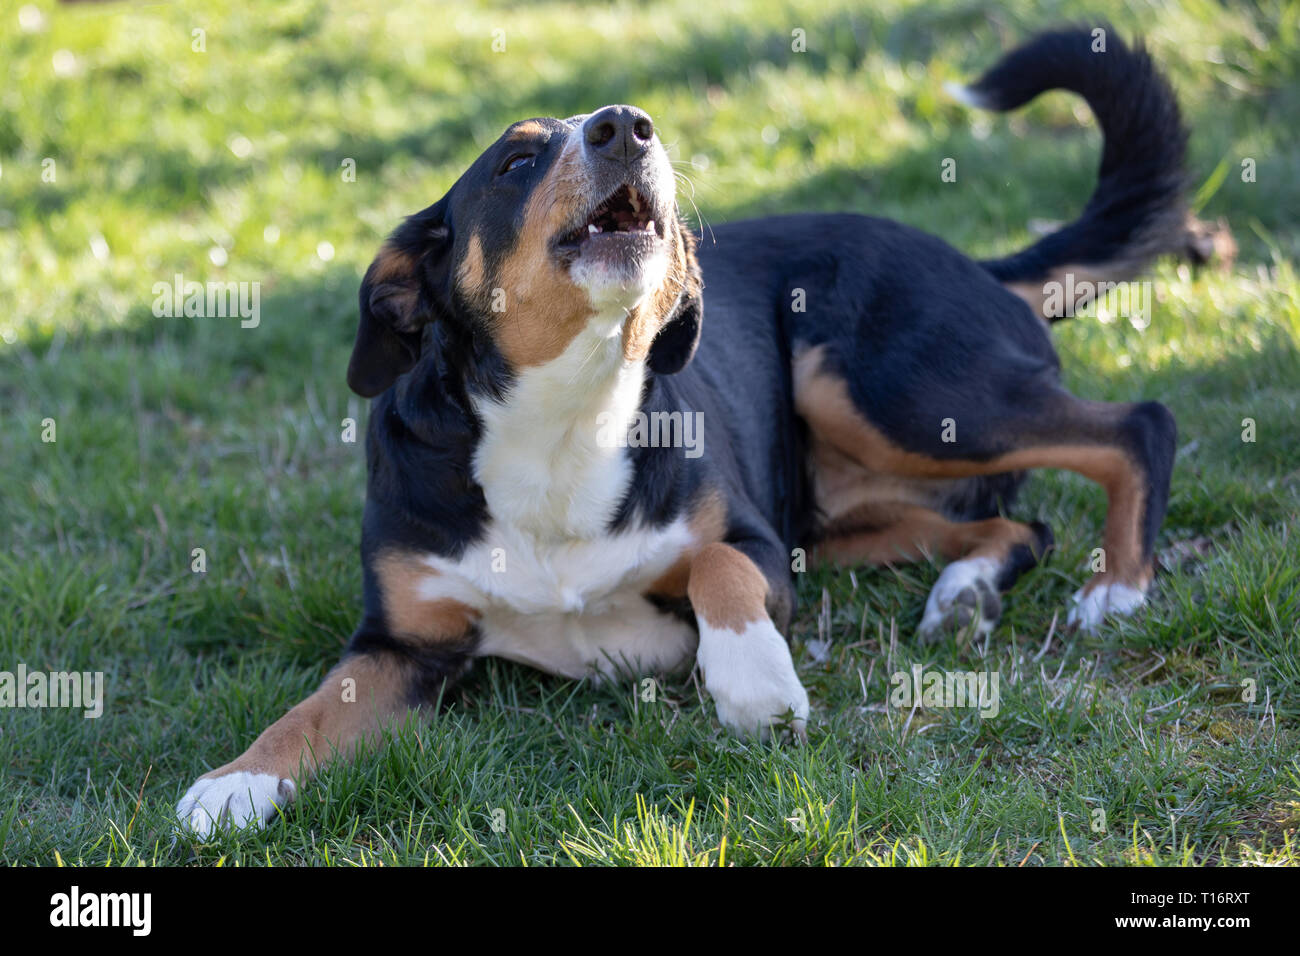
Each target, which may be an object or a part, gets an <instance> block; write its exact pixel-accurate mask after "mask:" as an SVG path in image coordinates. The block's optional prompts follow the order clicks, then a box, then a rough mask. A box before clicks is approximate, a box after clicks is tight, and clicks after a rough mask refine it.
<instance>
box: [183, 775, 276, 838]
mask: <svg viewBox="0 0 1300 956" xmlns="http://www.w3.org/2000/svg"><path fill="white" fill-rule="evenodd" d="M293 797H294V785H293V781H292V780H289V779H280V778H278V777H276V776H275V775H274V774H269V773H249V772H247V771H243V770H240V771H236V772H234V773H227V774H222V775H221V776H220V777H209V778H207V779H204V780H199V781H196V782H195V784H194V786H192V787H190V789H189V790H187V791H186V793H185V796H183V797H182V798H181V801H180V803H178V804H177V805H176V815H177V816H178V817H179V818H180V822H181V827H182V828H184V829H187V830H190V831H191V832H193V833H194V834H195V835H196V836H198V837H201V838H206V837H208V836H209V835H210V834H211V833H212V832H213V831H214V830H216V829H220V828H223V827H226V828H231V829H235V830H242V829H243V828H244V827H248V826H253V827H256V828H258V829H261V828H262V827H263V826H265V825H266V824H267V823H268V822H269V821H270V820H271V819H273V818H274V817H275V815H276V812H277V809H279V810H283V809H284V808H285V807H286V806H288V805H289V803H290V802H291V801H292V800H293Z"/></svg>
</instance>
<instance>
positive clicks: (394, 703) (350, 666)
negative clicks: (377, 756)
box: [200, 655, 408, 780]
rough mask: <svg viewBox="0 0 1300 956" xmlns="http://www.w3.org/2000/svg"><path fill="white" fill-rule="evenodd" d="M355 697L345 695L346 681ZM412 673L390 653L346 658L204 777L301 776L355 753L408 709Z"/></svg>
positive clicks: (351, 694) (291, 777) (296, 777)
mask: <svg viewBox="0 0 1300 956" xmlns="http://www.w3.org/2000/svg"><path fill="white" fill-rule="evenodd" d="M348 679H350V680H352V681H355V693H354V694H353V693H349V696H354V697H355V699H354V700H351V701H348V700H345V699H344V692H345V687H344V681H345V680H348ZM407 690H408V686H407V674H406V671H405V669H404V668H403V667H402V666H400V665H399V664H398V663H397V662H396V660H395V659H393V658H389V657H388V656H386V655H385V656H373V655H361V656H356V657H348V658H344V660H343V661H342V662H341V663H340V664H339V665H338V666H337V667H335V668H334V670H332V671H330V673H329V675H328V676H327V677H326V678H325V681H324V683H322V684H321V686H320V688H319V689H318V690H317V691H316V692H315V693H314V694H312V695H311V696H310V697H308V698H307V699H306V700H304V701H303V702H302V703H300V704H298V705H297V706H296V707H294V708H293V709H292V710H290V711H289V712H288V713H287V714H285V715H284V716H283V717H281V718H280V719H279V720H277V721H276V722H275V723H273V724H272V725H271V726H270V727H268V728H266V730H264V731H262V733H261V735H260V736H259V737H258V738H257V739H256V740H255V741H253V745H252V746H251V747H249V748H248V749H247V750H246V751H244V753H243V754H241V755H240V756H238V757H236V758H235V759H234V760H232V761H231V762H230V763H228V764H226V765H225V766H223V767H218V768H217V769H216V770H213V771H212V772H211V773H206V774H204V775H203V777H202V778H200V779H208V778H211V777H220V776H223V775H224V774H228V773H235V772H238V771H248V772H250V773H269V774H274V775H275V776H276V777H279V778H282V779H283V778H289V779H294V780H297V779H300V778H301V777H302V776H303V775H304V773H303V771H305V772H306V773H311V772H313V771H314V770H315V769H316V767H318V766H319V765H321V764H324V763H327V762H329V761H330V760H331V759H333V757H334V756H336V755H338V756H351V755H352V754H353V753H354V752H355V751H356V749H357V748H358V747H360V746H362V745H363V744H364V743H365V742H366V741H367V740H369V739H372V738H373V737H374V736H375V735H376V734H377V732H378V731H379V729H380V728H381V727H382V726H384V725H385V724H389V723H391V721H392V720H393V719H394V718H404V716H405V714H406V712H407V703H406V698H407Z"/></svg>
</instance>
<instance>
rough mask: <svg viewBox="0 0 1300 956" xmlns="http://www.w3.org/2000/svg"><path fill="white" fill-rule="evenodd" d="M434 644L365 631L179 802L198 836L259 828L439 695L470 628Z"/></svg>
mask: <svg viewBox="0 0 1300 956" xmlns="http://www.w3.org/2000/svg"><path fill="white" fill-rule="evenodd" d="M469 630H470V628H469V625H468V622H467V623H466V627H465V633H464V634H463V635H461V636H460V637H458V638H454V639H449V640H448V641H446V642H443V643H442V644H440V645H437V646H429V645H428V644H422V643H414V642H410V641H406V640H401V639H396V638H392V637H389V636H387V634H386V633H384V632H382V631H380V632H372V631H367V630H366V629H365V628H363V629H362V630H361V631H358V633H357V634H356V635H355V636H354V637H353V639H352V643H351V644H350V645H349V647H348V652H347V653H346V654H345V656H344V657H343V660H342V661H341V662H340V663H339V664H338V665H337V666H336V667H335V668H334V669H333V670H331V671H330V673H329V675H328V676H326V678H325V680H324V682H323V683H322V684H321V686H320V688H319V689H318V690H317V691H316V692H315V693H313V694H312V695H311V696H310V697H308V698H307V699H306V700H304V701H303V702H302V703H300V704H298V705H297V706H295V707H294V708H293V709H292V710H290V711H289V712H288V713H287V714H285V715H284V716H283V717H281V718H280V719H279V720H277V721H276V722H275V723H273V724H272V725H271V726H270V727H268V728H267V729H266V730H264V731H262V733H261V735H260V736H259V737H258V738H257V739H256V740H255V741H253V745H252V746H251V747H249V748H248V749H247V750H246V751H244V753H243V754H241V755H240V756H239V757H237V758H236V759H234V760H232V761H231V762H230V763H228V764H226V765H225V766H223V767H218V768H217V769H216V770H213V771H211V772H210V773H206V774H204V775H203V776H202V777H200V778H199V779H198V780H197V781H196V782H195V783H194V786H192V787H190V789H189V791H188V792H186V794H185V796H184V797H183V798H182V799H181V801H180V803H179V804H178V805H177V808H176V812H177V815H178V816H179V818H180V824H181V826H182V827H183V828H185V829H188V830H190V831H192V832H193V833H195V834H196V835H198V836H200V837H206V836H208V835H209V834H210V833H211V832H212V831H213V830H214V829H218V828H221V827H233V828H236V829H238V828H243V827H247V826H255V827H261V826H262V825H264V824H265V823H267V822H268V821H270V820H271V819H273V818H274V817H275V815H276V814H277V813H278V812H279V811H281V810H283V809H284V808H285V807H286V806H287V805H288V804H289V803H290V802H291V801H292V800H293V798H294V796H295V795H296V793H297V789H298V786H299V785H300V784H301V783H302V782H303V780H304V779H305V778H306V777H307V776H310V775H311V774H313V773H314V772H315V771H316V770H318V769H319V768H320V767H321V766H322V765H324V764H325V763H327V762H329V761H331V760H333V759H335V758H336V757H343V758H349V757H351V756H353V755H354V754H355V753H356V752H357V751H358V750H359V749H360V748H362V747H363V746H365V745H366V744H369V743H374V742H375V741H376V740H378V739H379V737H380V731H381V730H382V729H383V728H384V727H396V726H397V725H398V724H400V723H401V722H403V721H404V720H406V719H407V718H408V717H409V716H410V715H411V714H412V712H413V710H414V708H416V707H417V706H419V705H420V704H422V703H428V702H432V701H433V700H435V699H436V698H437V695H438V694H439V693H440V692H441V689H442V687H443V686H445V684H446V683H447V682H449V681H451V680H453V679H454V678H455V677H457V676H458V675H459V674H460V672H461V671H463V669H464V667H465V664H466V662H467V660H468V643H467V642H468V632H469Z"/></svg>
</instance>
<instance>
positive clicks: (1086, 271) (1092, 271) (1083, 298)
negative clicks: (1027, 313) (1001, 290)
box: [1005, 264, 1119, 322]
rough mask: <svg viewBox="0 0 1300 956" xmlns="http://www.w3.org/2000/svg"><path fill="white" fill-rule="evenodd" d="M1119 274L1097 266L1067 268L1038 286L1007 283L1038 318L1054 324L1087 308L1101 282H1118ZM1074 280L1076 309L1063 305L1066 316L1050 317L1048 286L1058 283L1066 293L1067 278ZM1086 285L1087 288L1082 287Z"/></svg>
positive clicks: (1068, 266)
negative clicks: (1081, 286)
mask: <svg viewBox="0 0 1300 956" xmlns="http://www.w3.org/2000/svg"><path fill="white" fill-rule="evenodd" d="M1118 274H1119V273H1118V272H1117V271H1115V270H1114V269H1113V268H1108V269H1107V270H1104V271H1103V270H1098V269H1096V268H1095V267H1093V266H1085V265H1077V264H1072V265H1064V266H1061V267H1059V268H1057V269H1053V270H1052V271H1051V272H1050V273H1049V274H1048V275H1047V276H1046V277H1045V278H1043V279H1042V280H1040V281H1038V282H1007V283H1005V288H1006V289H1007V290H1008V291H1009V292H1014V293H1015V294H1016V295H1018V296H1019V297H1020V298H1022V299H1024V300H1025V301H1026V302H1027V303H1029V307H1030V308H1031V309H1033V310H1034V314H1035V315H1037V316H1038V317H1039V318H1040V319H1043V320H1044V321H1048V322H1050V321H1051V320H1053V319H1060V318H1064V317H1065V316H1069V315H1074V314H1075V313H1077V312H1078V311H1079V310H1080V309H1084V308H1087V306H1088V303H1089V302H1091V301H1092V298H1093V292H1094V291H1095V290H1096V287H1097V286H1096V284H1097V283H1099V282H1115V281H1117V280H1116V276H1117V275H1118ZM1069 275H1073V276H1074V284H1075V287H1076V293H1077V294H1076V295H1075V298H1074V306H1073V308H1072V309H1071V308H1070V307H1069V305H1068V304H1065V305H1063V308H1064V309H1065V310H1066V311H1065V315H1064V316H1063V315H1048V314H1047V299H1048V295H1047V289H1046V286H1047V284H1048V283H1057V284H1059V285H1060V286H1061V288H1062V290H1064V289H1065V287H1066V285H1067V280H1066V277H1067V276H1069ZM1081 283H1084V285H1083V288H1082V289H1079V288H1078V286H1079V285H1080V284H1081Z"/></svg>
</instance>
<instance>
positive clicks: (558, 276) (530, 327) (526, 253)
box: [494, 145, 594, 368]
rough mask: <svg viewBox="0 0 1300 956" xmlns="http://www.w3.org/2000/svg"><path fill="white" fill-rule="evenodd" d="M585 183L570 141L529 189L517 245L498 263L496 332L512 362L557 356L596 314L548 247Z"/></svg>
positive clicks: (530, 362) (581, 198) (582, 197)
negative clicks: (500, 300)
mask: <svg viewBox="0 0 1300 956" xmlns="http://www.w3.org/2000/svg"><path fill="white" fill-rule="evenodd" d="M585 188H586V179H585V177H584V175H583V173H582V166H581V153H580V152H579V151H578V149H577V148H576V147H575V146H572V145H571V146H570V147H569V148H567V149H566V150H565V152H564V154H563V155H561V156H560V158H559V159H557V160H556V161H555V162H554V163H553V164H552V166H551V168H550V170H549V171H548V172H547V174H546V178H545V179H543V180H542V181H541V182H540V183H538V185H537V187H536V188H535V189H534V190H533V193H532V195H531V196H530V197H529V200H528V204H527V206H525V207H524V216H523V227H522V229H521V230H520V232H519V237H518V241H517V242H516V243H515V248H514V250H513V251H512V252H511V253H510V255H509V256H507V257H506V259H505V261H504V262H503V263H502V264H501V269H500V272H499V274H498V276H497V285H498V286H499V287H500V288H502V289H504V290H505V312H503V313H498V314H496V315H495V316H494V318H495V320H496V326H495V329H494V335H495V338H496V341H497V346H498V347H499V348H500V349H501V353H502V354H503V355H504V356H505V357H506V360H507V361H508V362H510V364H511V365H513V366H515V367H516V368H525V367H528V366H534V365H544V364H546V363H547V362H549V361H551V360H552V359H554V358H556V357H558V356H559V355H560V353H562V352H563V351H564V350H565V348H567V347H568V345H569V343H570V342H572V341H573V339H574V337H575V336H577V334H578V333H579V332H581V331H582V330H583V328H585V327H586V324H587V320H588V319H590V318H591V316H592V315H593V314H594V312H593V310H592V308H591V305H590V303H589V302H588V300H587V297H586V295H585V294H584V293H583V292H582V290H580V289H579V288H578V287H577V286H576V285H574V284H573V282H572V280H570V278H569V276H568V273H567V272H566V271H565V270H564V269H563V268H562V267H561V265H560V263H558V262H556V261H555V259H554V257H553V256H552V255H551V252H550V243H551V240H552V239H554V238H555V236H556V234H557V233H558V232H559V231H560V230H561V229H563V228H564V227H565V226H566V225H568V224H569V223H570V222H571V221H572V217H573V213H574V210H575V209H576V208H578V207H579V206H580V205H581V204H583V203H584V202H585V201H586V197H585V195H584V194H583V190H584V189H585Z"/></svg>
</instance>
